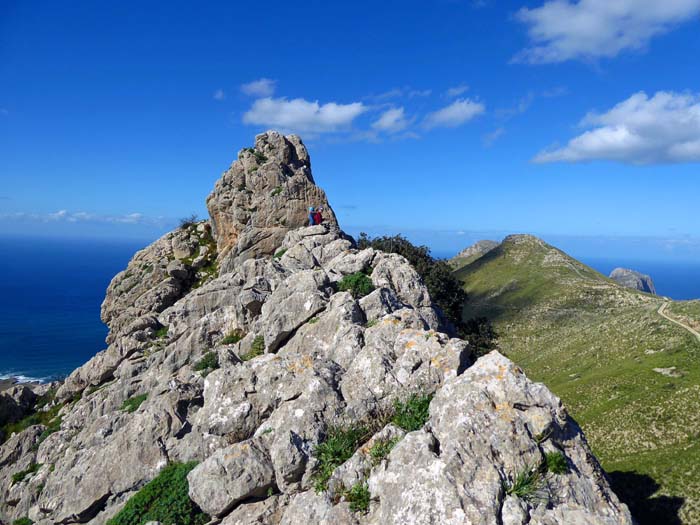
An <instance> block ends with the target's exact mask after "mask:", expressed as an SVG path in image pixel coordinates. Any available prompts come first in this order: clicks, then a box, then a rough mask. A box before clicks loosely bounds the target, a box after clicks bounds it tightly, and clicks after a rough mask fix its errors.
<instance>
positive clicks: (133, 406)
mask: <svg viewBox="0 0 700 525" xmlns="http://www.w3.org/2000/svg"><path fill="white" fill-rule="evenodd" d="M147 398H148V394H141V395H138V396H134V397H130V398H129V399H127V400H126V401H124V402H123V403H122V406H121V410H123V411H124V412H128V413H130V414H131V413H132V412H136V410H138V408H139V407H140V406H141V403H143V402H144V401H146V399H147Z"/></svg>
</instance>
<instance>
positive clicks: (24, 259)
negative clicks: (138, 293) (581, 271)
mask: <svg viewBox="0 0 700 525" xmlns="http://www.w3.org/2000/svg"><path fill="white" fill-rule="evenodd" d="M148 243H149V241H147V240H122V241H115V240H84V239H83V240H66V239H61V240H58V239H38V238H35V239H27V238H14V237H6V238H2V237H0V253H1V254H2V257H0V379H4V378H8V377H15V378H18V379H19V380H20V381H31V380H36V381H50V380H53V379H59V378H62V377H65V376H66V375H68V374H70V372H71V371H73V370H74V369H75V368H77V367H78V366H80V365H82V364H83V363H85V362H86V361H87V360H88V359H90V358H91V357H92V356H93V355H95V354H96V353H97V352H99V351H100V350H103V349H104V348H106V344H105V342H104V340H105V337H106V336H107V327H106V326H105V325H104V324H103V323H102V322H101V321H100V305H101V303H102V300H103V299H104V295H105V291H106V289H107V286H108V284H109V282H110V280H111V279H112V277H113V276H114V275H115V274H116V273H117V272H119V271H121V270H123V269H124V268H125V267H126V265H127V263H128V261H129V259H130V258H131V256H132V255H133V254H134V253H135V252H136V251H137V250H139V249H141V248H143V247H144V246H146V245H147V244H148ZM434 255H435V256H437V257H450V256H452V255H454V253H446V252H445V253H444V254H443V253H434ZM572 255H573V256H576V255H575V254H572ZM581 260H582V261H583V262H584V263H586V264H588V265H589V266H592V267H593V268H595V269H596V270H598V271H599V272H601V273H603V274H605V275H608V274H609V273H610V271H611V270H612V269H613V268H615V267H617V266H623V267H627V268H633V269H635V270H638V271H641V272H642V273H647V274H649V275H651V277H652V279H653V280H654V283H655V285H656V289H657V292H658V293H659V295H664V296H667V297H671V298H673V299H679V300H683V299H700V263H696V262H687V263H685V262H663V261H641V260H612V259H590V258H585V257H582V258H581Z"/></svg>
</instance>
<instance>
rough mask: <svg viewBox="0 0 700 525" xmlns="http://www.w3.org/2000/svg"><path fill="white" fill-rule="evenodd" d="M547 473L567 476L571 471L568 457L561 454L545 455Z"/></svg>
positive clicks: (548, 453) (549, 453)
mask: <svg viewBox="0 0 700 525" xmlns="http://www.w3.org/2000/svg"><path fill="white" fill-rule="evenodd" d="M544 459H545V467H546V469H547V472H551V473H552V474H565V473H566V472H567V471H568V470H569V464H568V462H567V461H566V456H565V455H564V454H562V453H561V452H547V453H546V454H545V455H544Z"/></svg>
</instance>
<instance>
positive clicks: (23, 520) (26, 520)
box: [12, 516, 34, 525]
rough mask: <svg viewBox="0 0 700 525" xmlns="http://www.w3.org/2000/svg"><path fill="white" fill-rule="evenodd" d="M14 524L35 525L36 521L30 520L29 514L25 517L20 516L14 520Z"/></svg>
mask: <svg viewBox="0 0 700 525" xmlns="http://www.w3.org/2000/svg"><path fill="white" fill-rule="evenodd" d="M12 523H13V525H34V522H33V521H32V520H30V519H29V518H28V517H27V516H25V517H24V518H19V519H17V520H15V521H13V522H12Z"/></svg>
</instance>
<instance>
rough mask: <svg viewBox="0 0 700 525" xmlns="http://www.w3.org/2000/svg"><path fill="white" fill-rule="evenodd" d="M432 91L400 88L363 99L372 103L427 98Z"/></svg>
mask: <svg viewBox="0 0 700 525" xmlns="http://www.w3.org/2000/svg"><path fill="white" fill-rule="evenodd" d="M432 92H433V90H432V89H414V88H412V87H410V86H405V87H402V88H393V89H390V90H389V91H384V92H383V93H379V94H378V95H369V96H367V97H365V99H367V100H372V101H374V102H384V101H387V100H391V99H392V98H401V97H406V98H416V97H429V96H430V95H431V94H432Z"/></svg>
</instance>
